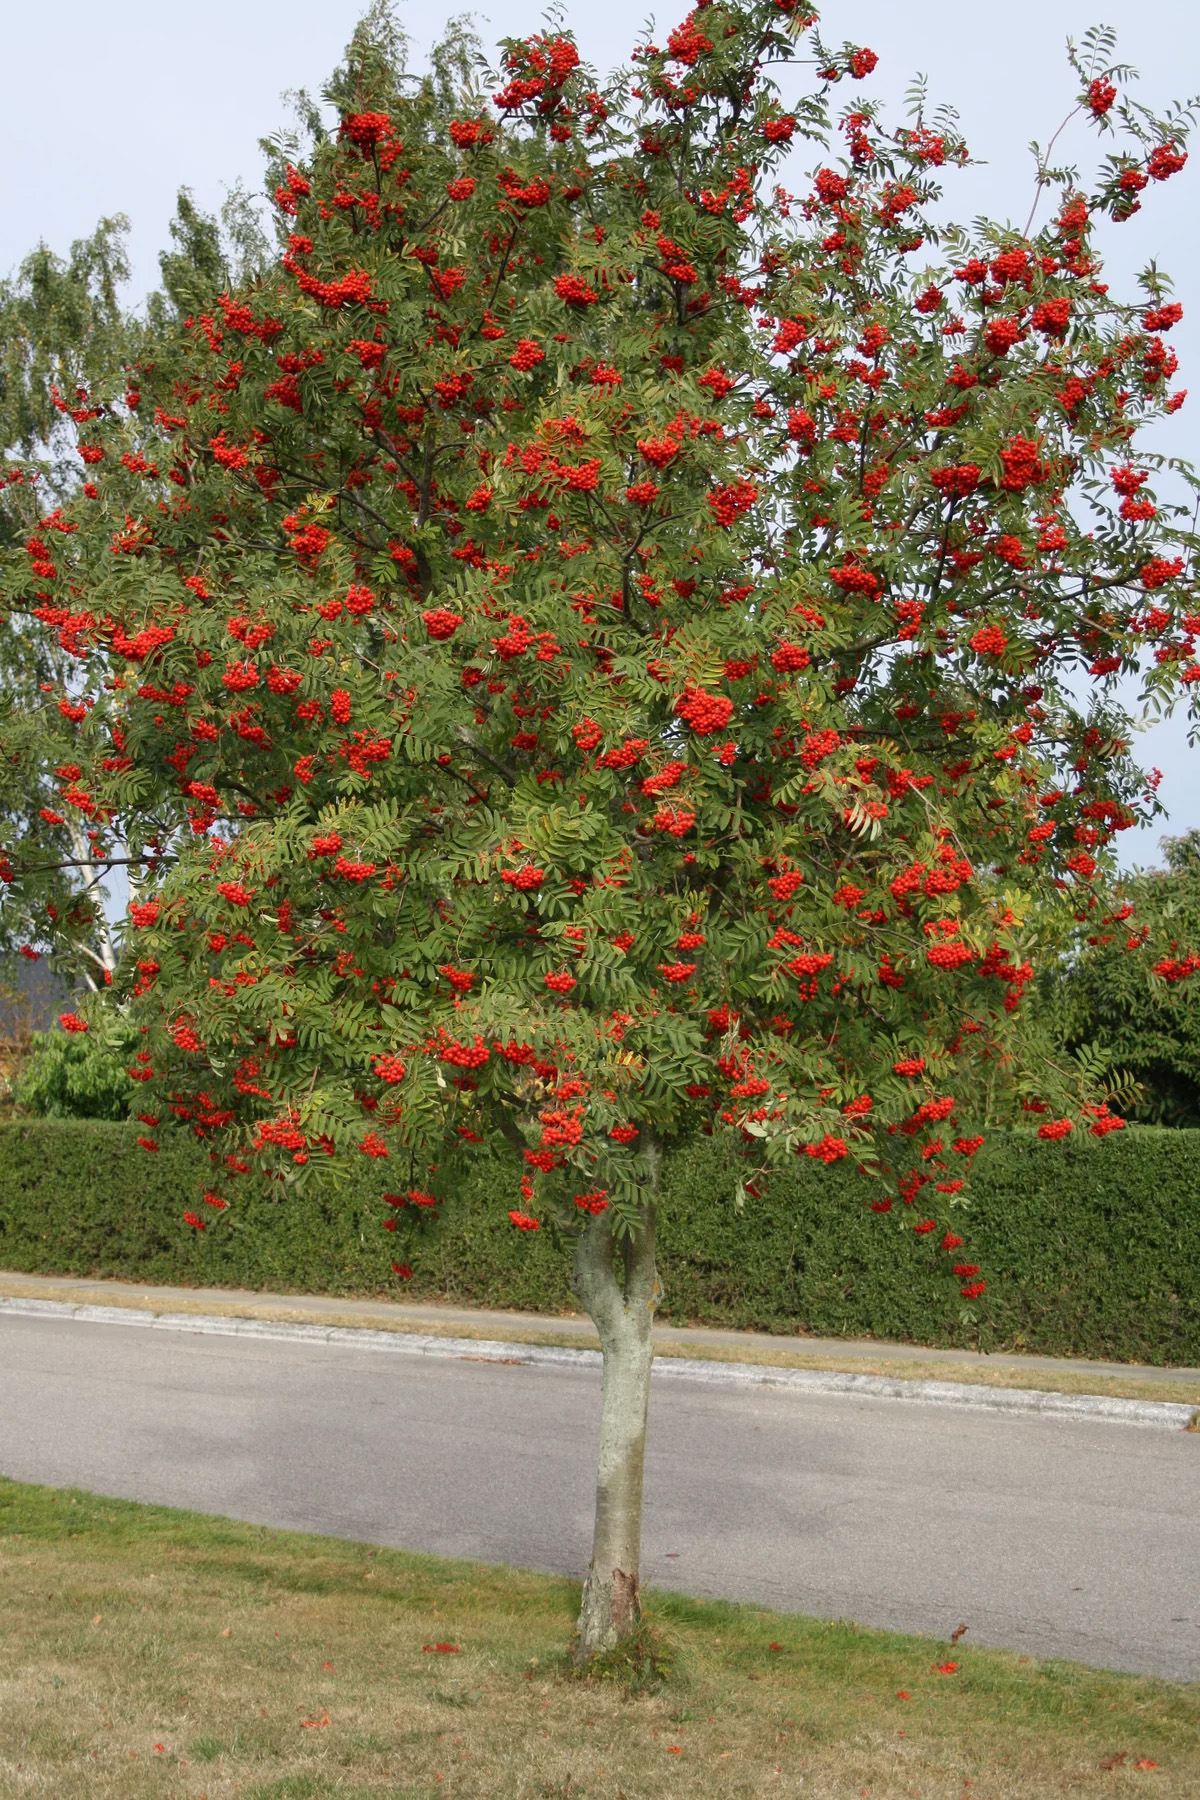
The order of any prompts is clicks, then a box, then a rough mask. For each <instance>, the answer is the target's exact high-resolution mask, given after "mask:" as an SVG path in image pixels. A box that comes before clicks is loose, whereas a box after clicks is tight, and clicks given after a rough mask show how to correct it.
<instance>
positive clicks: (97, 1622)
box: [92, 1613, 104, 1625]
mask: <svg viewBox="0 0 1200 1800" xmlns="http://www.w3.org/2000/svg"><path fill="white" fill-rule="evenodd" d="M103 1617H104V1614H103V1613H97V1614H96V1616H95V1618H94V1619H93V1620H92V1624H93V1625H98V1624H99V1623H100V1621H101V1619H102V1618H103Z"/></svg>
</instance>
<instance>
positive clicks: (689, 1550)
mask: <svg viewBox="0 0 1200 1800" xmlns="http://www.w3.org/2000/svg"><path fill="white" fill-rule="evenodd" d="M599 1391H600V1390H599V1377H598V1374H596V1373H593V1372H591V1371H575V1370H571V1369H560V1368H536V1367H528V1366H526V1367H520V1366H517V1367H511V1366H506V1365H497V1364H490V1363H484V1362H474V1361H472V1360H469V1359H463V1360H460V1361H453V1362H450V1361H447V1362H443V1361H435V1360H432V1359H431V1360H428V1361H427V1360H424V1359H418V1358H413V1359H411V1360H410V1359H408V1358H398V1357H393V1356H382V1355H378V1354H373V1353H371V1352H369V1351H363V1350H352V1349H346V1348H342V1347H336V1348H334V1347H331V1346H327V1345H319V1344H302V1343H297V1344H292V1343H284V1342H269V1341H268V1342H261V1341H256V1340H252V1339H249V1340H248V1339H230V1338H213V1337H205V1336H201V1335H200V1334H192V1333H189V1332H178V1333H176V1332H154V1333H149V1332H147V1331H145V1330H144V1329H141V1328H138V1327H131V1326H121V1325H98V1324H79V1323H75V1322H72V1321H66V1320H59V1319H51V1320H45V1319H37V1318H21V1317H9V1318H0V1473H3V1474H5V1475H8V1476H11V1477H13V1478H15V1479H16V1480H20V1481H37V1482H45V1483H48V1484H50V1485H51V1486H67V1485H77V1486H80V1487H85V1488H90V1489H93V1490H95V1491H96V1492H99V1493H104V1494H114V1495H122V1496H125V1497H128V1498H131V1499H138V1500H145V1501H156V1502H159V1503H162V1504H165V1505H171V1506H186V1507H193V1508H196V1509H198V1510H200V1511H203V1512H211V1513H221V1514H224V1515H226V1516H230V1517H233V1518H237V1519H245V1520H250V1521H253V1522H255V1523H259V1524H266V1525H280V1526H290V1527H294V1528H297V1529H301V1530H307V1531H317V1532H327V1533H330V1534H332V1535H335V1536H338V1537H346V1538H355V1539H362V1540H366V1541H369V1542H372V1543H377V1544H390V1545H396V1546H398V1547H401V1548H404V1549H412V1550H424V1551H431V1552H434V1553H437V1554H442V1555H447V1556H465V1557H476V1558H480V1559H482V1560H485V1561H488V1562H507V1563H516V1564H520V1565H523V1566H525V1567H529V1568H536V1569H546V1570H553V1571H557V1572H561V1573H573V1574H579V1573H582V1571H583V1570H584V1568H585V1567H586V1563H587V1558H588V1552H589V1542H590V1525H591V1507H592V1479H593V1457H594V1453H595V1432H596V1427H597V1419H598V1409H599ZM646 1487H647V1495H646V1500H647V1504H646V1533H645V1556H644V1563H643V1579H644V1580H645V1581H647V1582H650V1583H654V1584H657V1585H660V1586H663V1587H674V1588H680V1589H683V1590H684V1591H686V1592H688V1593H692V1594H697V1595H717V1596H721V1597H723V1598H728V1599H734V1600H751V1601H757V1602H758V1603H759V1604H762V1605H767V1606H772V1607H778V1608H781V1609H784V1610H788V1611H796V1612H804V1613H811V1614H815V1615H817V1616H819V1617H829V1618H849V1619H855V1620H858V1621H859V1622H861V1623H863V1624H868V1625H881V1626H887V1627H890V1628H893V1629H896V1630H903V1631H920V1632H927V1633H929V1634H931V1635H933V1636H935V1637H938V1638H941V1639H943V1640H944V1639H945V1638H947V1637H948V1636H949V1634H950V1632H951V1631H953V1630H954V1628H955V1627H956V1626H957V1625H959V1624H960V1623H965V1624H966V1625H967V1626H968V1628H969V1635H968V1638H967V1641H968V1642H969V1643H973V1644H994V1645H1001V1646H1005V1647H1008V1648H1011V1649H1015V1650H1018V1651H1020V1652H1022V1653H1025V1654H1029V1655H1038V1656H1047V1655H1053V1656H1065V1657H1071V1658H1074V1659H1076V1660H1078V1661H1081V1662H1088V1663H1094V1664H1097V1665H1102V1666H1107V1667H1110V1668H1117V1669H1130V1670H1137V1671H1144V1672H1148V1673H1155V1674H1161V1675H1169V1676H1174V1677H1178V1678H1184V1679H1191V1680H1197V1679H1200V1435H1196V1434H1189V1433H1183V1432H1180V1433H1179V1434H1178V1435H1174V1434H1168V1433H1165V1432H1160V1431H1146V1430H1140V1429H1138V1428H1137V1427H1135V1426H1128V1425H1110V1424H1096V1423H1092V1422H1090V1421H1088V1422H1083V1421H1076V1420H1062V1419H1046V1418H1038V1417H1025V1416H1019V1415H1018V1416H1012V1415H1000V1414H993V1413H978V1414H976V1413H973V1412H970V1411H954V1410H950V1409H943V1408H941V1407H925V1406H921V1405H919V1404H915V1403H914V1404H907V1403H904V1402H900V1401H894V1400H876V1399H864V1398H850V1397H844V1396H841V1395H805V1396H802V1395H798V1394H795V1393H788V1392H786V1391H774V1392H773V1391H771V1390H769V1389H765V1390H764V1391H763V1392H762V1393H761V1394H757V1393H747V1392H744V1391H737V1390H734V1391H730V1390H723V1389H720V1388H715V1387H709V1386H706V1385H703V1384H699V1383H697V1384H695V1385H693V1384H691V1383H688V1382H685V1381H678V1380H677V1381H672V1382H671V1383H670V1384H669V1385H667V1384H664V1385H663V1387H662V1388H661V1389H659V1390H658V1391H657V1392H655V1394H654V1397H653V1399H652V1402H651V1418H650V1442H649V1449H648V1453H647V1466H646Z"/></svg>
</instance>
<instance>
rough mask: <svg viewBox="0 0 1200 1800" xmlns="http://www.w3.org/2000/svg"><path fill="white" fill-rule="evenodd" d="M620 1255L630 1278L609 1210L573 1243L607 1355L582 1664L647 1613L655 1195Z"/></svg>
mask: <svg viewBox="0 0 1200 1800" xmlns="http://www.w3.org/2000/svg"><path fill="white" fill-rule="evenodd" d="M620 1255H621V1257H622V1260H623V1263H624V1280H623V1281H622V1280H619V1279H618V1276H617V1273H616V1271H615V1269H614V1241H613V1232H612V1226H611V1224H610V1222H609V1218H608V1215H607V1213H600V1214H598V1215H597V1216H596V1217H595V1218H593V1219H592V1220H591V1221H590V1223H589V1224H588V1226H587V1228H586V1229H585V1231H584V1233H583V1235H582V1237H581V1238H580V1239H579V1241H578V1243H577V1245H576V1248H575V1267H574V1275H573V1278H572V1286H573V1288H574V1290H575V1293H576V1295H577V1296H578V1298H579V1300H580V1301H581V1302H582V1304H583V1306H584V1308H585V1310H586V1311H587V1312H588V1314H589V1315H590V1317H591V1318H592V1320H593V1321H594V1323H595V1326H596V1330H597V1331H598V1332H599V1334H600V1346H601V1350H602V1352H603V1356H604V1390H603V1400H602V1403H601V1415H600V1454H599V1461H598V1467H597V1473H596V1522H595V1530H594V1535H593V1540H592V1560H591V1565H590V1567H589V1569H588V1576H587V1581H586V1582H585V1584H584V1589H583V1604H582V1606H581V1608H580V1613H579V1633H578V1637H577V1639H576V1644H575V1657H576V1660H577V1661H578V1662H586V1661H587V1660H588V1659H589V1658H591V1657H593V1656H595V1655H596V1654H597V1652H598V1651H601V1650H608V1649H612V1648H613V1647H614V1646H615V1645H617V1644H619V1643H620V1642H621V1640H622V1639H623V1638H626V1637H628V1636H629V1634H630V1633H631V1632H632V1631H634V1630H635V1629H636V1627H637V1624H638V1621H639V1619H640V1618H641V1599H640V1591H639V1590H640V1571H641V1554H642V1470H643V1464H644V1459H645V1450H646V1413H647V1408H648V1406H649V1401H650V1367H651V1364H652V1362H653V1360H654V1340H653V1337H652V1335H651V1334H652V1330H653V1325H654V1309H655V1307H656V1305H657V1304H658V1295H659V1287H658V1275H657V1271H656V1269H655V1263H654V1202H653V1194H652V1192H651V1193H649V1194H648V1195H647V1200H646V1205H645V1207H644V1208H643V1212H642V1220H641V1224H640V1227H639V1229H638V1230H637V1232H636V1233H635V1234H634V1235H632V1236H630V1237H627V1238H625V1239H624V1240H623V1241H622V1242H621V1244H620Z"/></svg>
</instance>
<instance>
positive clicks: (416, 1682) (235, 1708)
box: [0, 1480, 1200, 1800]
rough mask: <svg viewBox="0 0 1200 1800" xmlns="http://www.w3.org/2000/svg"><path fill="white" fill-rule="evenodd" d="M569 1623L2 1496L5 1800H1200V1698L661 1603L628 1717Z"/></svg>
mask: <svg viewBox="0 0 1200 1800" xmlns="http://www.w3.org/2000/svg"><path fill="white" fill-rule="evenodd" d="M897 1529H898V1530H902V1529H907V1525H906V1524H905V1522H904V1521H899V1522H898V1524H897ZM577 1604H578V1588H577V1586H576V1585H575V1584H574V1583H572V1582H569V1581H565V1580H559V1579H555V1578H553V1577H547V1576H542V1575H533V1574H528V1573H524V1572H521V1571H517V1570H512V1569H495V1568H486V1567H483V1566H479V1565H476V1564H472V1563H465V1562H448V1561H443V1560H439V1559H436V1558H433V1557H426V1556H416V1555H410V1554H406V1553H403V1552H400V1551H393V1550H374V1549H371V1548H369V1547H368V1546H365V1545H361V1544H350V1543H343V1542H341V1541H339V1540H335V1539H331V1538H319V1537H309V1536H302V1535H300V1534H298V1533H292V1532H282V1531H269V1530H266V1529H263V1528H260V1527H257V1526H252V1525H239V1524H235V1523H231V1522H229V1521H226V1520H223V1519H212V1518H208V1517H204V1516H201V1515H199V1514H195V1513H187V1512H177V1511H173V1510H170V1509H167V1508H165V1507H154V1506H138V1505H133V1504H130V1503H128V1502H126V1501H120V1500H105V1499H103V1498H98V1497H97V1496H95V1495H91V1494H85V1493H80V1492H74V1491H72V1492H67V1491H56V1490H52V1489H49V1488H40V1487H27V1486H21V1485H18V1484H17V1483H15V1482H8V1481H3V1480H0V1794H2V1795H3V1796H4V1800H24V1797H25V1796H45V1797H46V1800H84V1797H85V1796H86V1797H87V1800H133V1797H134V1796H136V1797H137V1800H141V1797H142V1796H151V1797H153V1800H158V1797H160V1796H161V1797H162V1800H168V1797H171V1800H225V1797H226V1796H233V1795H237V1796H240V1797H241V1800H334V1797H340V1800H385V1797H386V1800H434V1797H435V1796H436V1797H438V1800H442V1797H448V1796H459V1797H462V1800H476V1797H483V1796H487V1797H488V1800H491V1797H493V1796H495V1797H496V1800H501V1797H502V1800H620V1797H622V1796H623V1797H624V1800H760V1797H762V1796H774V1795H787V1796H792V1795H796V1796H803V1797H804V1800H824V1797H826V1796H829V1797H830V1800H832V1797H834V1796H836V1797H837V1800H861V1796H863V1795H867V1796H869V1797H870V1800H892V1797H893V1796H894V1797H895V1800H914V1797H918V1796H919V1797H920V1800H944V1797H945V1800H948V1797H950V1796H953V1797H954V1800H1025V1797H1027V1796H1028V1797H1030V1800H1034V1797H1036V1800H1044V1797H1045V1796H1047V1795H1058V1794H1065V1793H1070V1794H1072V1795H1075V1796H1085V1797H1086V1796H1091V1795H1105V1796H1114V1797H1121V1796H1125V1795H1135V1794H1136V1795H1153V1796H1158V1797H1160V1800H1168V1797H1169V1800H1184V1796H1185V1795H1188V1796H1194V1795H1196V1794H1197V1793H1198V1792H1200V1686H1176V1685H1172V1684H1171V1683H1168V1682H1162V1681H1152V1680H1148V1679H1141V1678H1135V1677H1131V1676H1124V1675H1111V1674H1104V1673H1101V1672H1098V1671H1096V1670H1092V1669H1085V1668H1081V1667H1078V1666H1077V1665H1074V1664H1069V1663H1061V1662H1036V1661H1032V1660H1026V1659H1025V1658H1023V1657H1018V1656H1015V1655H1011V1654H1007V1653H1002V1652H998V1651H987V1650H979V1649H972V1648H968V1647H967V1645H966V1644H959V1645H958V1646H957V1647H956V1648H954V1649H951V1648H950V1647H949V1646H948V1645H946V1644H945V1643H941V1642H939V1641H937V1640H935V1639H929V1638H917V1637H900V1636H896V1635H893V1634H891V1633H887V1632H881V1631H868V1630H864V1629H859V1628H856V1627H854V1626H852V1625H846V1624H825V1623H822V1622H820V1621H817V1620H813V1619H806V1618H800V1617H796V1616H793V1615H788V1614H782V1613H768V1612H762V1611H759V1610H758V1609H757V1608H755V1607H751V1606H731V1605H726V1604H723V1603H719V1602H709V1601H704V1602H700V1601H692V1600H688V1599H684V1598H679V1597H677V1596H672V1595H667V1594H659V1593H656V1594H653V1595H652V1596H651V1597H650V1612H651V1615H652V1619H653V1623H654V1627H655V1629H656V1631H657V1632H658V1633H659V1634H660V1635H661V1638H662V1640H663V1641H664V1642H665V1644H666V1645H667V1646H668V1647H669V1649H670V1651H671V1653H672V1655H673V1657H674V1669H673V1671H672V1673H671V1674H670V1675H669V1676H668V1678H667V1679H666V1680H665V1681H664V1682H663V1683H662V1684H661V1685H660V1686H658V1687H657V1688H656V1689H651V1690H650V1691H644V1692H641V1693H633V1694H630V1693H627V1692H625V1691H623V1690H622V1688H621V1687H620V1686H619V1685H618V1684H617V1683H616V1682H615V1681H611V1680H609V1681H596V1680H592V1681H588V1682H578V1681H574V1680H570V1679H568V1678H567V1673H566V1667H565V1664H564V1660H563V1650H564V1647H565V1645H566V1644H567V1642H568V1640H569V1637H570V1632H571V1627H572V1622H573V1617H574V1613H575V1609H576V1606H577ZM443 1646H455V1648H454V1649H449V1648H444V1647H443ZM943 1664H946V1665H948V1668H947V1672H945V1673H941V1672H939V1665H943ZM955 1665H957V1666H955Z"/></svg>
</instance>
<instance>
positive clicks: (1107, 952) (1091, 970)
mask: <svg viewBox="0 0 1200 1800" xmlns="http://www.w3.org/2000/svg"><path fill="white" fill-rule="evenodd" d="M1162 850H1163V856H1164V859H1165V861H1166V868H1165V869H1139V870H1137V871H1136V872H1135V873H1134V874H1132V875H1128V876H1126V877H1125V878H1124V879H1123V880H1122V881H1121V882H1120V883H1119V884H1118V885H1117V887H1116V890H1115V892H1114V894H1113V896H1112V899H1111V904H1110V910H1109V911H1108V912H1106V913H1105V914H1104V915H1103V916H1102V917H1101V919H1100V920H1099V922H1096V921H1091V922H1090V929H1089V930H1088V931H1087V932H1086V933H1085V934H1084V935H1083V938H1082V941H1081V944H1080V947H1079V951H1078V954H1077V955H1076V956H1074V957H1072V958H1070V959H1068V960H1065V961H1064V962H1063V963H1062V964H1060V965H1055V966H1054V967H1052V968H1051V969H1049V970H1047V975H1046V980H1045V983H1044V995H1045V1001H1046V1004H1047V1007H1048V1010H1049V1017H1050V1019H1051V1021H1052V1029H1053V1031H1054V1034H1055V1036H1056V1037H1057V1039H1058V1041H1059V1042H1060V1043H1061V1044H1063V1045H1064V1046H1065V1047H1066V1048H1067V1049H1068V1050H1072V1049H1076V1048H1078V1047H1079V1046H1080V1045H1083V1044H1088V1043H1094V1042H1099V1043H1102V1044H1103V1045H1104V1047H1105V1049H1106V1050H1107V1051H1108V1053H1109V1056H1110V1057H1111V1059H1112V1061H1113V1062H1114V1063H1115V1064H1118V1065H1119V1066H1120V1067H1121V1068H1122V1069H1125V1070H1127V1071H1128V1072H1129V1074H1130V1075H1131V1076H1132V1077H1133V1078H1134V1080H1136V1081H1137V1082H1138V1083H1139V1084H1140V1088H1141V1092H1140V1094H1138V1095H1137V1096H1135V1097H1133V1098H1131V1101H1130V1104H1129V1105H1128V1106H1127V1107H1126V1108H1125V1110H1126V1111H1127V1112H1128V1113H1129V1114H1130V1116H1131V1117H1133V1118H1137V1119H1141V1120H1144V1121H1145V1122H1146V1123H1147V1124H1151V1125H1176V1126H1187V1127H1190V1128H1192V1129H1195V1128H1196V1127H1198V1126H1200V1014H1198V1012H1197V1007H1196V996H1195V985H1194V983H1193V982H1192V980H1191V977H1192V976H1193V975H1195V974H1196V972H1197V968H1198V966H1200V965H1198V964H1197V958H1196V947H1197V946H1200V831H1189V832H1185V833H1184V835H1183V836H1182V837H1176V838H1165V839H1164V840H1163V845H1162Z"/></svg>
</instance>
